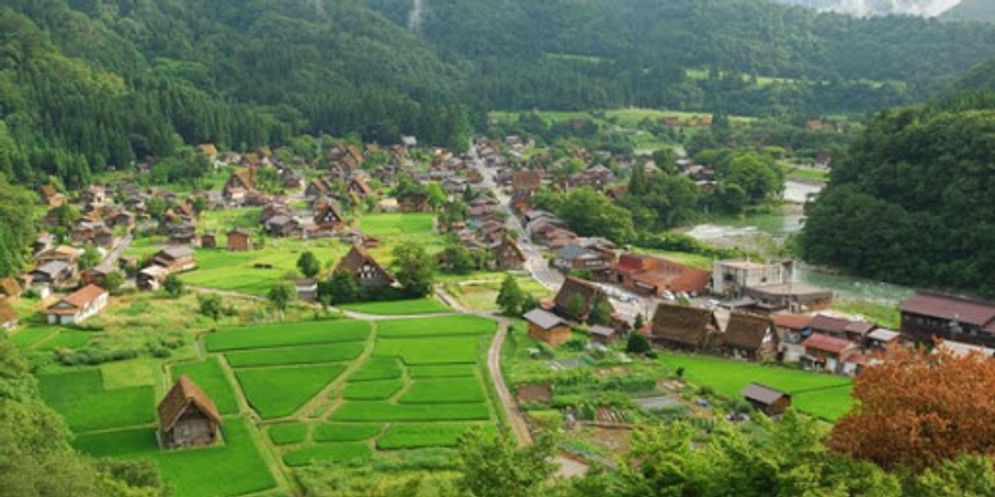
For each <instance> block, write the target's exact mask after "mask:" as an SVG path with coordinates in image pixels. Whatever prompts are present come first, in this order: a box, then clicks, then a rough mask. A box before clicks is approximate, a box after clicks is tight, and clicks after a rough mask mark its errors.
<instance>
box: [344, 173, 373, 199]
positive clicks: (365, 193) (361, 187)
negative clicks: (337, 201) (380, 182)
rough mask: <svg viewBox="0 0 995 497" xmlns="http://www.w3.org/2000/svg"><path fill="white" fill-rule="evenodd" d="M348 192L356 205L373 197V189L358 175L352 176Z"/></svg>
mask: <svg viewBox="0 0 995 497" xmlns="http://www.w3.org/2000/svg"><path fill="white" fill-rule="evenodd" d="M346 190H347V192H348V193H349V195H350V196H351V197H352V198H353V199H354V201H356V203H359V201H362V200H365V199H366V197H369V196H370V195H373V189H372V188H370V185H368V184H366V180H365V179H363V177H362V176H359V175H357V174H354V175H352V178H351V179H350V180H349V185H348V187H347V189H346Z"/></svg>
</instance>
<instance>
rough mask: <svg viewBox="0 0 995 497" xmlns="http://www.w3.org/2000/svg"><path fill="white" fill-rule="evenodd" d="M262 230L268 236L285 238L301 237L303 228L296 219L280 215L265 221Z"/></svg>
mask: <svg viewBox="0 0 995 497" xmlns="http://www.w3.org/2000/svg"><path fill="white" fill-rule="evenodd" d="M263 229H264V230H265V231H266V233H267V234H268V235H270V236H273V237H277V238H287V237H299V236H301V234H302V233H303V230H304V227H303V225H302V224H301V222H300V221H298V220H297V219H296V218H294V217H292V216H285V215H283V214H280V215H276V216H273V217H271V218H269V219H267V220H266V223H265V224H264V225H263Z"/></svg>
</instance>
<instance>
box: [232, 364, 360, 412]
mask: <svg viewBox="0 0 995 497" xmlns="http://www.w3.org/2000/svg"><path fill="white" fill-rule="evenodd" d="M345 369H346V367H345V366H343V365H341V364H322V365H317V366H294V367H282V368H260V369H240V370H237V371H235V376H236V377H237V378H238V382H239V384H241V385H242V390H243V391H244V392H245V397H246V398H247V399H248V400H249V404H250V405H252V407H253V408H254V409H255V410H256V412H258V413H259V415H260V416H262V417H263V419H273V418H280V417H283V416H288V415H290V414H293V412H294V411H296V410H297V409H300V408H301V406H303V405H304V404H305V403H307V401H309V400H311V399H312V398H314V396H315V395H318V392H320V391H321V389H322V388H324V387H325V385H328V384H329V383H331V382H332V381H333V380H335V378H337V377H338V376H339V375H341V374H342V372H344V371H345Z"/></svg>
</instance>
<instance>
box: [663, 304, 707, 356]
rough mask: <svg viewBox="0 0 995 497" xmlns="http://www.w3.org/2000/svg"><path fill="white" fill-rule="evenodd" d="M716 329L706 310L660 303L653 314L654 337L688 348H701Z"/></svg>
mask: <svg viewBox="0 0 995 497" xmlns="http://www.w3.org/2000/svg"><path fill="white" fill-rule="evenodd" d="M718 328H719V327H718V323H717V322H716V321H715V315H713V314H712V311H710V310H708V309H700V308H697V307H685V306H681V305H676V304H669V303H661V304H660V305H658V306H657V308H656V313H655V314H653V336H654V337H656V338H660V339H663V340H667V341H669V342H674V343H678V344H682V345H687V346H689V347H695V348H697V347H703V346H704V345H705V343H706V341H707V339H708V336H709V334H712V333H715V332H716V331H718Z"/></svg>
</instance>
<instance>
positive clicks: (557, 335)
mask: <svg viewBox="0 0 995 497" xmlns="http://www.w3.org/2000/svg"><path fill="white" fill-rule="evenodd" d="M522 317H523V318H524V319H525V320H526V321H527V322H528V323H529V336H530V337H532V338H533V339H535V340H537V341H540V342H543V343H545V344H547V345H551V346H553V347H559V346H560V345H563V344H565V343H567V342H568V341H569V340H570V334H571V332H570V326H569V325H568V324H567V322H566V321H564V320H563V319H562V318H560V317H559V316H557V315H556V314H553V313H552V312H548V311H544V310H542V309H532V310H531V311H529V312H527V313H525V315H524V316H522Z"/></svg>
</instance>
